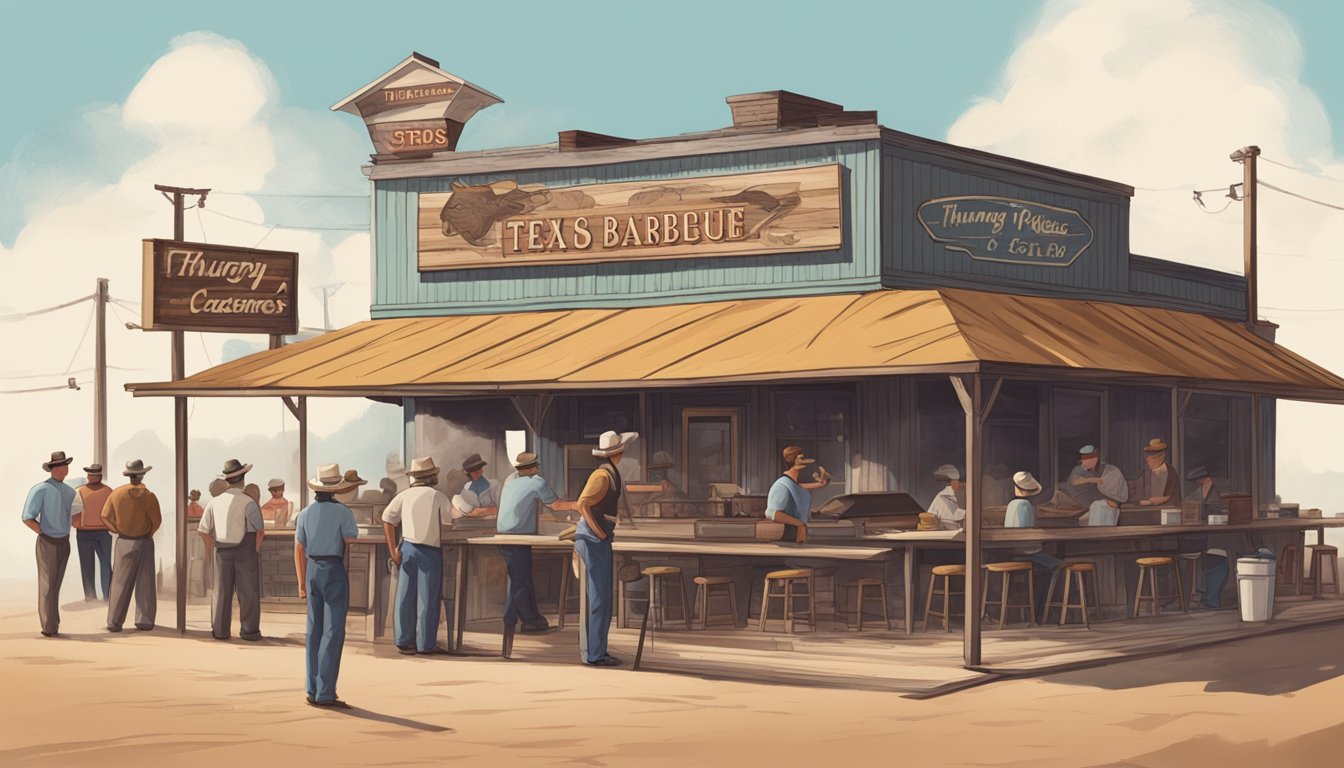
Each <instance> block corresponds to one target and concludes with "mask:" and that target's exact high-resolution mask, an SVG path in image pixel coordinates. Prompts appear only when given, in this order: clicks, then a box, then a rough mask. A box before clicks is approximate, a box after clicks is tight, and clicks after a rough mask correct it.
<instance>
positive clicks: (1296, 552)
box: [1237, 544, 1303, 595]
mask: <svg viewBox="0 0 1344 768" xmlns="http://www.w3.org/2000/svg"><path fill="white" fill-rule="evenodd" d="M1302 569H1303V563H1302V550H1301V548H1299V547H1298V546H1297V545H1296V544H1285V545H1283V551H1282V552H1280V553H1279V576H1281V577H1282V578H1283V581H1284V583H1285V584H1292V585H1293V594H1294V595H1300V594H1302ZM1237 591H1238V592H1240V591H1241V590H1240V589H1238V590H1237Z"/></svg>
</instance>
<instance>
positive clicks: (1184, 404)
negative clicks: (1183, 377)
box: [1181, 388, 1195, 416]
mask: <svg viewBox="0 0 1344 768" xmlns="http://www.w3.org/2000/svg"><path fill="white" fill-rule="evenodd" d="M1194 396H1195V390H1193V389H1189V388H1187V389H1186V390H1185V396H1184V397H1182V398H1181V416H1185V409H1186V408H1189V407H1190V398H1192V397H1194Z"/></svg>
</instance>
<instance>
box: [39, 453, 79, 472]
mask: <svg viewBox="0 0 1344 768" xmlns="http://www.w3.org/2000/svg"><path fill="white" fill-rule="evenodd" d="M72 461H74V459H72V458H70V457H69V456H66V455H65V451H52V452H51V461H45V462H42V469H44V470H46V471H47V472H50V471H51V468H52V467H64V466H65V465H67V464H69V463H70V462H72Z"/></svg>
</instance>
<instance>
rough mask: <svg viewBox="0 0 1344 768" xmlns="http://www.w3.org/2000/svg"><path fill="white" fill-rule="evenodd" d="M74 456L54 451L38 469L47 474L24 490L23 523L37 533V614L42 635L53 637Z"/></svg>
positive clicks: (58, 618)
mask: <svg viewBox="0 0 1344 768" xmlns="http://www.w3.org/2000/svg"><path fill="white" fill-rule="evenodd" d="M72 461H74V459H72V458H69V457H68V456H66V455H65V451H55V452H53V453H52V454H51V461H48V462H45V463H43V464H42V469H43V470H44V471H46V472H48V473H50V474H51V476H50V477H48V478H47V479H46V480H43V481H42V482H40V483H38V484H37V485H34V486H33V487H32V489H31V490H29V491H28V498H27V500H25V501H24V503H23V524H24V525H26V526H28V527H29V528H31V529H32V531H33V533H36V534H37V616H38V619H39V620H40V621H41V622H42V635H43V636H44V637H55V636H56V632H57V630H59V629H60V627H61V581H62V580H64V579H65V564H66V563H67V562H68V561H69V560H70V505H71V504H73V503H74V501H75V489H74V488H71V487H70V486H68V485H66V484H65V476H66V475H68V474H69V473H70V462H72Z"/></svg>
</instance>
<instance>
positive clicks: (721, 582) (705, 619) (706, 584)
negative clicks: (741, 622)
mask: <svg viewBox="0 0 1344 768" xmlns="http://www.w3.org/2000/svg"><path fill="white" fill-rule="evenodd" d="M692 581H694V582H695V604H696V607H697V609H698V610H699V612H700V628H701V629H706V628H707V627H708V626H709V599H710V598H711V597H713V594H711V593H712V592H713V591H714V588H715V587H727V589H726V590H725V591H726V592H727V593H728V609H729V611H730V612H731V618H732V620H733V628H734V629H736V628H737V590H735V589H733V577H732V576H696V577H695V578H694V579H692Z"/></svg>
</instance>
